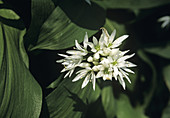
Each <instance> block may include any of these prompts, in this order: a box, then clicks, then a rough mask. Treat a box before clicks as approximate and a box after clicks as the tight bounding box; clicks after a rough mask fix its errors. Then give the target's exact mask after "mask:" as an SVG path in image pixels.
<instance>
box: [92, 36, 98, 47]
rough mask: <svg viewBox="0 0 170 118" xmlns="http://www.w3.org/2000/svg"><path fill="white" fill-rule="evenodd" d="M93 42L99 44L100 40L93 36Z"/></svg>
mask: <svg viewBox="0 0 170 118" xmlns="http://www.w3.org/2000/svg"><path fill="white" fill-rule="evenodd" d="M93 44H94V45H98V40H97V39H96V37H94V36H93Z"/></svg>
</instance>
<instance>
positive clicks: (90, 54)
mask: <svg viewBox="0 0 170 118" xmlns="http://www.w3.org/2000/svg"><path fill="white" fill-rule="evenodd" d="M101 29H102V34H101V36H100V38H99V40H97V38H96V37H93V39H92V42H89V41H88V35H87V33H86V34H85V37H84V41H83V45H80V44H79V43H78V41H77V40H76V41H75V46H76V48H75V49H74V50H68V51H66V53H67V54H68V55H65V54H59V55H60V56H62V57H64V59H61V60H58V61H57V62H58V63H62V65H64V69H63V70H62V71H61V72H65V71H67V73H66V74H65V76H64V78H65V77H67V76H69V77H71V75H72V74H73V72H74V70H75V68H79V69H80V70H79V71H78V72H76V74H77V75H76V77H75V78H74V79H73V80H72V82H75V81H78V80H81V79H83V83H82V87H81V88H84V87H85V86H86V85H87V84H88V83H89V82H92V84H93V89H94V90H95V84H96V79H103V80H104V81H106V80H111V81H112V80H113V78H114V79H115V80H118V81H119V83H120V84H121V85H122V87H123V89H125V87H126V85H125V80H124V78H125V79H126V80H127V81H128V82H129V83H131V81H130V79H129V77H128V75H129V73H132V74H134V72H133V71H132V70H130V69H129V68H131V67H135V66H136V65H135V64H133V63H131V62H129V61H127V60H128V59H129V58H131V57H133V56H134V55H135V54H130V55H125V54H126V53H128V52H129V50H127V51H121V50H120V49H119V48H118V47H119V46H120V45H121V44H122V42H123V41H124V40H125V39H126V38H127V37H128V35H123V36H121V37H119V38H117V39H115V35H116V30H114V31H113V32H112V33H111V35H109V34H108V32H107V30H106V29H105V28H101Z"/></svg>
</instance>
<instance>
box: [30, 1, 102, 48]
mask: <svg viewBox="0 0 170 118" xmlns="http://www.w3.org/2000/svg"><path fill="white" fill-rule="evenodd" d="M37 7H43V6H41V3H40V4H39V5H37ZM97 14H100V15H97ZM104 19H105V11H104V10H103V9H102V8H100V7H98V6H96V5H93V6H89V5H88V4H87V3H86V2H85V1H74V2H71V1H69V0H64V1H63V2H61V4H59V6H57V7H56V8H55V9H54V10H53V11H52V13H51V14H50V15H49V16H48V18H47V20H46V21H45V22H44V24H43V25H42V27H41V29H40V34H39V36H38V40H37V42H36V45H35V46H33V47H31V48H30V50H35V49H50V50H58V49H65V48H68V47H72V46H74V45H75V40H78V41H79V42H82V41H83V40H84V35H85V33H86V32H87V33H88V35H89V37H90V36H92V35H93V34H95V33H96V32H97V31H98V30H99V29H100V28H101V27H102V26H103V25H104V22H105V21H104ZM96 21H98V22H97V23H96ZM32 35H34V34H32Z"/></svg>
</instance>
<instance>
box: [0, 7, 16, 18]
mask: <svg viewBox="0 0 170 118" xmlns="http://www.w3.org/2000/svg"><path fill="white" fill-rule="evenodd" d="M9 13H10V15H6V14H9ZM0 17H3V18H6V19H15V20H16V19H19V16H18V15H16V14H15V12H14V11H12V10H10V9H0Z"/></svg>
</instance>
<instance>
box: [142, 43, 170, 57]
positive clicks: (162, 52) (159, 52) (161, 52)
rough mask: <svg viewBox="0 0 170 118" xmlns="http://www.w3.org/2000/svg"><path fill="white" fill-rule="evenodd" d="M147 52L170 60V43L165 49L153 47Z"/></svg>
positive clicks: (147, 49) (146, 49)
mask: <svg viewBox="0 0 170 118" xmlns="http://www.w3.org/2000/svg"><path fill="white" fill-rule="evenodd" d="M145 51H147V52H149V53H152V54H155V55H158V56H161V57H163V58H167V59H170V53H169V52H170V43H168V44H167V45H166V46H164V47H151V48H145Z"/></svg>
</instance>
